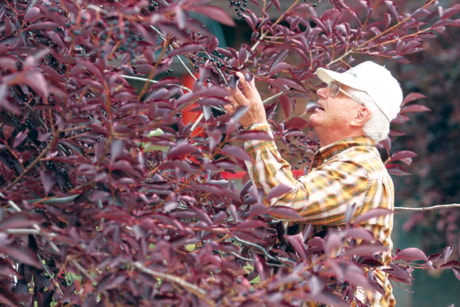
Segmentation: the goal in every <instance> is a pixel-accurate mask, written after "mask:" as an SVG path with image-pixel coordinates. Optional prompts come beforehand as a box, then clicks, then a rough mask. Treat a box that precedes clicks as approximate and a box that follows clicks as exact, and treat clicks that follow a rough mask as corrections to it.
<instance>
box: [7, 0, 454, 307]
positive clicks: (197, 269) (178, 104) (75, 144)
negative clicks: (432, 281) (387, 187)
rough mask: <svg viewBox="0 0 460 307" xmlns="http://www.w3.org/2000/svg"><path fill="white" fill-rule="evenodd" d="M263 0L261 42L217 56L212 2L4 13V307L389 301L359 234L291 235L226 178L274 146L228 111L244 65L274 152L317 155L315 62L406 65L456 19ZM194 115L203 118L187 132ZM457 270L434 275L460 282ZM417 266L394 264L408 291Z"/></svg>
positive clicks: (253, 22) (427, 10)
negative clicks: (450, 275) (305, 112)
mask: <svg viewBox="0 0 460 307" xmlns="http://www.w3.org/2000/svg"><path fill="white" fill-rule="evenodd" d="M254 2H255V3H256V4H257V7H258V8H259V10H260V11H254V10H250V9H247V10H245V11H244V14H242V18H244V20H245V22H246V23H247V24H248V25H249V27H250V28H251V31H252V33H253V34H252V40H251V41H250V42H248V43H246V44H242V45H241V46H238V47H222V46H219V41H218V39H217V37H216V36H215V35H213V34H212V33H211V31H210V30H209V29H208V28H207V27H205V26H204V24H203V22H202V20H203V18H208V19H212V20H215V21H218V22H220V23H222V24H225V25H228V26H233V25H234V21H233V19H232V18H230V17H229V16H228V14H227V13H226V12H225V11H224V10H222V9H221V8H219V7H217V6H214V5H213V4H212V3H211V1H209V0H188V1H169V0H161V1H150V0H142V1H138V0H125V1H90V0H82V1H71V0H60V1H51V0H37V1H15V0H5V1H3V2H2V3H0V16H1V17H0V18H1V19H0V28H1V29H2V31H1V32H0V74H1V77H0V108H1V109H2V112H1V114H0V267H1V269H0V276H1V277H2V278H1V279H0V280H1V281H0V303H1V304H5V305H11V306H20V305H28V306H33V305H38V306H48V305H59V306H63V305H81V306H95V305H103V306H105V305H107V306H109V305H123V306H126V305H133V306H151V305H152V304H158V305H178V306H179V305H180V306H182V305H183V306H185V305H187V306H202V305H209V306H217V305H219V306H246V305H250V304H268V305H270V304H276V305H277V306H295V305H298V304H299V302H300V301H302V300H312V301H318V302H322V303H325V304H334V305H336V306H345V305H347V304H349V303H351V302H352V301H354V300H355V299H354V297H353V289H355V288H356V287H358V286H359V287H364V288H366V289H370V290H373V291H379V289H378V287H376V285H375V283H374V282H373V275H372V274H371V273H369V272H372V267H375V266H376V265H377V264H378V259H376V258H375V256H374V253H375V252H377V251H380V250H381V249H382V247H381V246H378V245H377V244H375V242H374V240H373V238H372V237H370V234H369V233H367V232H365V231H364V230H362V229H360V228H359V225H354V224H350V225H349V228H347V230H346V231H345V232H341V233H338V232H337V233H335V232H333V233H330V234H328V235H327V236H326V237H324V238H319V237H314V238H313V239H308V238H309V236H308V233H304V234H302V235H297V236H290V235H288V234H286V233H284V230H283V223H282V222H281V221H279V219H283V220H284V219H292V218H295V217H296V212H294V211H292V210H291V209H289V208H283V207H272V208H266V207H264V206H263V205H262V200H261V196H260V194H259V192H258V191H257V190H256V189H255V188H254V187H253V186H251V184H250V183H249V182H247V183H246V184H244V185H243V186H242V187H241V186H238V185H237V183H235V182H234V181H231V180H227V179H225V178H224V174H225V173H226V174H228V173H230V174H231V173H236V172H238V171H240V170H242V169H243V168H244V161H245V160H246V159H248V156H247V154H246V153H245V152H244V151H243V150H242V148H241V147H240V146H238V144H239V142H242V141H244V140H248V139H263V138H264V135H261V134H259V133H255V132H240V131H239V130H238V128H239V126H238V118H239V116H241V114H242V113H243V112H245V110H244V108H243V109H240V110H238V111H237V112H236V113H235V114H233V115H229V114H226V113H225V112H223V109H222V106H223V105H225V104H226V103H227V102H226V99H225V96H226V95H227V90H226V86H227V85H228V82H229V80H230V77H231V76H232V74H233V73H234V72H235V71H236V70H242V71H245V72H246V73H247V74H251V75H253V76H255V78H256V80H257V81H258V82H260V83H261V84H264V85H265V86H266V95H267V100H266V101H267V103H266V107H267V113H268V114H269V116H270V118H271V119H272V120H273V124H274V130H275V134H276V137H277V140H278V141H279V142H282V143H284V144H286V145H287V146H288V147H289V148H290V151H291V152H292V153H293V154H298V155H300V154H301V153H303V154H304V153H305V152H307V153H311V152H312V148H314V147H315V145H316V142H315V141H314V139H312V138H311V137H310V135H309V134H308V131H306V128H308V122H307V121H306V120H305V119H302V118H300V117H299V116H297V115H295V111H296V110H297V109H296V106H297V100H298V99H301V98H302V97H312V96H313V95H314V88H315V87H316V86H317V83H315V82H316V81H315V78H314V74H313V72H314V71H315V70H316V68H318V67H329V68H332V69H338V70H341V69H345V68H347V67H348V66H350V65H352V64H353V63H354V61H355V57H362V56H378V57H383V58H391V59H395V60H397V61H402V62H403V61H404V56H405V55H407V54H410V53H413V52H418V51H420V50H422V49H423V42H424V41H425V40H427V39H428V38H431V37H433V35H434V33H435V32H436V31H441V30H442V28H443V27H446V26H458V19H454V18H453V16H455V14H457V12H458V11H459V10H460V8H459V6H458V5H453V6H452V7H451V8H447V9H445V10H438V11H440V12H441V14H439V15H438V14H437V13H436V9H438V8H439V7H438V6H437V5H436V4H435V1H428V2H427V3H426V4H424V5H423V6H421V7H420V8H418V9H417V10H415V11H413V12H407V11H405V10H404V9H402V8H399V7H398V6H397V5H396V4H394V3H393V2H391V1H385V2H381V1H356V2H353V4H350V5H349V6H345V5H344V4H340V3H339V2H335V1H333V2H331V5H328V6H327V7H324V8H315V6H313V5H311V4H308V3H303V2H302V3H301V2H300V1H292V5H291V6H290V7H289V8H288V9H287V10H285V11H280V12H279V18H278V19H275V18H274V17H273V16H271V15H270V14H268V13H267V11H266V9H267V8H269V7H275V8H281V7H280V2H279V1H254ZM267 4H268V5H267ZM177 70H179V71H180V72H181V73H182V75H184V74H185V75H188V76H189V77H190V78H193V79H194V82H193V85H191V86H187V85H185V84H184V83H183V80H182V78H181V75H180V74H178V73H177ZM416 98H418V97H417V96H408V97H406V100H405V106H404V109H403V111H404V112H403V113H402V115H401V116H402V117H400V118H399V121H400V122H401V121H402V122H403V121H404V120H405V118H404V114H406V113H411V112H414V111H424V108H423V107H421V106H417V105H413V104H407V105H406V103H409V102H412V101H413V100H415V99H416ZM278 108H281V110H282V114H281V116H282V120H275V115H277V114H279V113H281V112H277V110H278ZM187 112H198V117H196V118H195V119H194V120H193V121H192V122H187V121H185V120H184V114H185V113H187ZM384 148H385V149H386V150H387V151H388V152H389V151H390V150H391V143H390V142H387V143H386V144H385V146H384ZM389 155H390V154H389ZM413 156H414V154H413V153H410V152H407V151H403V152H399V153H394V154H392V155H391V158H390V162H391V163H393V162H397V161H401V162H403V164H408V162H409V160H410V159H411V158H412V157H413ZM380 214H381V212H380ZM274 216H276V217H277V218H274ZM307 230H308V228H307ZM357 239H359V240H360V241H362V242H364V243H363V244H361V245H354V243H353V242H355V243H356V240H357ZM350 242H351V243H350ZM420 255H424V254H423V252H421V251H419V250H405V251H401V252H398V253H397V254H396V258H395V260H410V261H411V260H419V259H421V260H424V261H426V259H425V258H426V256H425V257H423V256H420ZM447 258H448V257H446V256H443V257H442V256H440V257H438V258H436V261H431V262H427V263H430V264H431V265H432V266H433V267H434V266H436V267H443V266H448V267H452V268H454V269H455V270H457V271H456V272H458V263H457V262H452V261H451V262H449V260H448V259H447ZM427 259H428V258H427ZM439 259H441V260H439ZM411 267H412V266H407V262H404V263H403V264H400V263H395V264H394V266H392V272H390V274H391V275H392V276H393V277H395V278H396V279H398V280H400V281H410V269H411ZM339 281H340V282H339ZM281 290H282V291H281ZM357 303H358V304H361V305H363V306H364V305H365V304H366V302H357Z"/></svg>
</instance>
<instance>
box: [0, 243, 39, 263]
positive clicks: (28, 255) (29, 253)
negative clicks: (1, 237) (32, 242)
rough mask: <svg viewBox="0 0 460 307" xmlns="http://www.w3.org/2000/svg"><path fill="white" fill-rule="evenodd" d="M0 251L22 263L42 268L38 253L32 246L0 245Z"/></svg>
mask: <svg viewBox="0 0 460 307" xmlns="http://www.w3.org/2000/svg"><path fill="white" fill-rule="evenodd" d="M0 252H2V253H3V254H6V255H8V256H10V257H12V258H14V259H16V260H17V261H19V262H20V263H25V264H28V265H30V266H33V267H36V268H40V267H41V266H42V265H41V263H40V261H39V260H38V258H37V254H36V253H35V252H34V251H33V250H32V249H30V248H26V247H23V246H12V245H8V246H6V245H4V246H2V245H0Z"/></svg>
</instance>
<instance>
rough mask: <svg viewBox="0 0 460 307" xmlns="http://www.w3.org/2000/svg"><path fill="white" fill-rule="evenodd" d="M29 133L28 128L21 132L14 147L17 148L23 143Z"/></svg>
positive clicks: (15, 139)
mask: <svg viewBox="0 0 460 307" xmlns="http://www.w3.org/2000/svg"><path fill="white" fill-rule="evenodd" d="M28 135H29V131H27V130H25V131H21V132H19V133H18V134H17V135H16V137H15V138H14V142H13V148H16V147H18V146H19V145H21V143H22V142H24V140H25V139H26V138H27V136H28Z"/></svg>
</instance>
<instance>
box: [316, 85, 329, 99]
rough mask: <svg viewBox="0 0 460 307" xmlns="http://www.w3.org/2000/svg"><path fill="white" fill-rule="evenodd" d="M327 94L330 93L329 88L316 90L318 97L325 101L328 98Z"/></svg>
mask: <svg viewBox="0 0 460 307" xmlns="http://www.w3.org/2000/svg"><path fill="white" fill-rule="evenodd" d="M327 93H328V89H327V87H321V88H319V89H317V90H316V95H317V96H318V97H320V98H323V99H325V98H327Z"/></svg>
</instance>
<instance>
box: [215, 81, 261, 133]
mask: <svg viewBox="0 0 460 307" xmlns="http://www.w3.org/2000/svg"><path fill="white" fill-rule="evenodd" d="M235 75H236V77H238V78H239V79H238V81H239V82H237V83H236V86H235V87H230V88H228V91H229V92H230V94H231V96H229V97H227V100H228V101H229V102H230V104H229V105H227V106H225V107H224V108H225V110H226V111H227V112H230V113H233V112H234V110H235V109H236V108H238V107H239V106H247V107H249V109H248V111H247V112H246V113H245V114H244V115H243V116H242V117H241V119H240V124H241V126H242V127H243V128H249V127H250V126H251V125H253V124H266V123H267V116H266V114H265V108H264V105H263V102H262V98H261V97H260V94H259V91H258V90H257V88H256V85H255V81H254V78H252V79H251V81H247V80H246V78H245V77H244V75H243V73H241V72H237V73H236V74H235Z"/></svg>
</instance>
